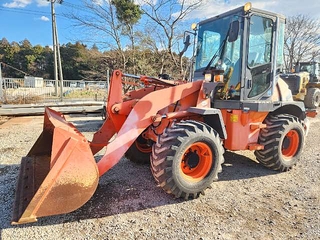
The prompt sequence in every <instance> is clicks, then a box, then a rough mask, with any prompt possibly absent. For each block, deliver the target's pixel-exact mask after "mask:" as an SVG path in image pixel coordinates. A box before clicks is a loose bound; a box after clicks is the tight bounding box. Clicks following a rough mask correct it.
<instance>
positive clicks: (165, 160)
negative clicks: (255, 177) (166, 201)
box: [150, 120, 224, 199]
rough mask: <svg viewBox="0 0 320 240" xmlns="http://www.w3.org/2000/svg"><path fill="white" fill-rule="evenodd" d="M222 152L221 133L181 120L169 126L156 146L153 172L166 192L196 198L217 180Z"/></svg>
mask: <svg viewBox="0 0 320 240" xmlns="http://www.w3.org/2000/svg"><path fill="white" fill-rule="evenodd" d="M223 153H224V149H223V147H222V142H221V140H220V138H219V135H218V133H217V132H216V131H215V130H213V129H212V128H211V127H210V126H208V125H206V124H204V123H201V122H196V121H191V120H188V121H181V122H179V123H176V124H173V125H172V126H171V127H170V128H167V129H166V130H165V132H164V133H163V134H162V135H161V136H160V137H159V138H158V141H157V143H156V144H154V145H153V147H152V155H151V158H150V159H151V171H152V174H153V176H154V178H155V180H156V181H157V183H158V184H159V185H160V186H161V187H162V188H163V189H164V190H165V191H166V192H167V193H171V194H173V195H174V196H175V197H177V198H179V197H181V198H184V199H189V198H196V197H198V196H199V194H200V193H202V194H204V190H205V189H207V188H208V187H210V185H211V183H212V182H213V181H217V180H218V173H219V172H221V170H222V168H221V164H222V163H223V162H224V158H223Z"/></svg>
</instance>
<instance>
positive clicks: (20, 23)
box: [0, 0, 320, 46]
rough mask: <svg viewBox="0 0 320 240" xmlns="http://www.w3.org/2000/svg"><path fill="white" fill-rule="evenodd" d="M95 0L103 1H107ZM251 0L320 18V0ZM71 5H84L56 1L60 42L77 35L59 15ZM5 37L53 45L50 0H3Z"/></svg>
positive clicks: (221, 3)
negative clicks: (57, 2)
mask: <svg viewBox="0 0 320 240" xmlns="http://www.w3.org/2000/svg"><path fill="white" fill-rule="evenodd" d="M95 1H97V2H103V1H105V0H95ZM137 1H138V0H137ZM190 1H192V0H190ZM140 2H141V0H140ZM245 2H246V1H242V0H204V1H203V4H202V6H201V7H200V8H199V9H198V10H197V11H195V12H194V14H192V16H190V18H191V17H192V18H197V19H201V20H202V19H203V18H204V16H207V17H211V16H215V15H217V14H220V13H223V12H225V11H227V10H230V9H232V8H235V7H238V6H240V5H243V4H244V3H245ZM251 2H252V5H253V7H255V8H261V9H265V10H269V11H275V12H277V13H281V14H284V15H286V16H292V15H297V14H304V15H307V16H309V17H312V18H318V19H320V10H319V9H320V0H305V1H303V6H301V5H300V4H301V3H302V1H300V0H299V1H298V0H277V1H276V0H260V1H259V0H252V1H251ZM70 4H71V5H72V4H74V5H81V1H80V0H79V1H76V0H65V1H64V2H63V3H62V5H60V4H56V13H57V25H58V33H59V41H60V43H61V44H63V43H67V42H74V41H75V39H76V38H77V37H75V34H76V32H74V31H73V28H72V25H71V21H70V20H69V19H67V18H66V17H63V16H62V15H60V14H62V13H63V12H65V13H66V12H68V11H70V10H71V7H70V6H71V5H70ZM3 37H5V38H6V39H7V40H8V41H9V42H12V41H16V42H20V41H22V40H24V39H28V40H29V41H30V42H31V44H33V45H36V44H40V45H42V46H45V45H49V46H51V45H52V32H51V15H50V3H49V2H48V1H47V0H0V39H2V38H3ZM80 38H81V36H80Z"/></svg>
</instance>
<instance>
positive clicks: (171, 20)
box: [141, 0, 202, 77]
mask: <svg viewBox="0 0 320 240" xmlns="http://www.w3.org/2000/svg"><path fill="white" fill-rule="evenodd" d="M142 2H143V3H144V4H143V5H142V6H141V8H142V10H143V12H144V14H145V15H146V16H148V17H149V19H150V20H151V21H152V22H153V23H154V24H155V26H156V29H157V30H158V31H154V32H157V34H158V35H159V39H161V41H162V44H164V46H162V47H164V48H165V50H166V51H165V52H166V54H168V55H169V56H170V57H171V60H172V62H173V64H174V65H175V66H176V67H178V68H180V74H181V77H182V76H185V68H184V65H183V57H182V55H179V54H174V53H175V52H176V51H177V50H179V49H178V48H179V41H180V40H181V38H182V36H183V34H182V29H181V26H182V24H181V23H182V22H183V21H184V20H185V19H186V18H187V17H188V15H189V14H190V13H191V12H192V11H193V10H195V9H197V8H198V7H199V6H200V4H201V3H202V0H194V1H189V0H175V1H171V0H159V1H151V0H142ZM179 27H180V28H179ZM162 70H163V69H161V71H162ZM160 73H162V72H160Z"/></svg>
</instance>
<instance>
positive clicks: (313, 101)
mask: <svg viewBox="0 0 320 240" xmlns="http://www.w3.org/2000/svg"><path fill="white" fill-rule="evenodd" d="M304 104H305V105H306V107H308V108H317V107H319V105H320V89H319V88H308V90H307V95H306V96H305V99H304Z"/></svg>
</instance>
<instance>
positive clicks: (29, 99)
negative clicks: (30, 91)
mask: <svg viewBox="0 0 320 240" xmlns="http://www.w3.org/2000/svg"><path fill="white" fill-rule="evenodd" d="M42 100H43V97H40V96H36V95H27V96H21V95H19V96H15V97H14V98H12V99H7V100H6V101H4V102H2V101H0V104H30V103H38V102H40V101H42Z"/></svg>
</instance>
